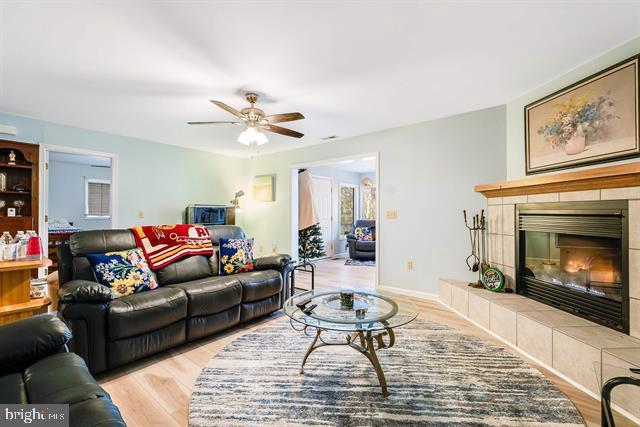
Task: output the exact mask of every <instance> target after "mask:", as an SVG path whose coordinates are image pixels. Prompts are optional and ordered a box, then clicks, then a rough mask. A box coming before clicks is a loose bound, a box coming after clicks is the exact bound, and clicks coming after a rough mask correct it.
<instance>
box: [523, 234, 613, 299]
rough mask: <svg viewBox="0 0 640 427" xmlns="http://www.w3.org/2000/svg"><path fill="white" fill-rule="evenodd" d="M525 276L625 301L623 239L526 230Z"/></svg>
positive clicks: (593, 294)
mask: <svg viewBox="0 0 640 427" xmlns="http://www.w3.org/2000/svg"><path fill="white" fill-rule="evenodd" d="M524 240H525V251H524V252H525V256H524V271H523V275H524V276H525V277H532V278H535V279H538V280H542V281H544V282H547V283H550V284H553V285H557V286H562V287H565V288H568V289H572V290H574V291H577V292H582V293H586V294H589V295H592V296H596V297H601V298H607V299H610V300H614V301H618V302H621V301H622V253H621V243H620V239H617V238H611V237H595V236H576V235H570V234H562V233H549V232H540V231H526V232H525V239H524Z"/></svg>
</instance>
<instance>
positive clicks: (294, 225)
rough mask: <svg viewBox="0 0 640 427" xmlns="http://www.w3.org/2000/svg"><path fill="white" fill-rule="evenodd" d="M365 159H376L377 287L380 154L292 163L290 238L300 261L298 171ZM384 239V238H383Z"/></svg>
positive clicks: (368, 153)
mask: <svg viewBox="0 0 640 427" xmlns="http://www.w3.org/2000/svg"><path fill="white" fill-rule="evenodd" d="M363 157H375V165H376V267H375V269H376V277H375V287H376V288H377V287H378V286H380V259H381V253H380V247H381V245H380V241H381V239H380V235H381V234H382V233H380V232H379V231H380V225H381V222H380V205H381V203H380V200H381V194H380V193H381V191H380V152H378V151H374V152H365V153H359V154H353V155H349V156H343V157H334V158H329V159H325V160H315V161H308V162H301V163H292V164H290V165H289V201H290V206H289V224H290V226H291V228H290V230H289V237H290V242H291V253H292V257H293V259H295V260H298V170H300V169H306V168H310V167H313V166H328V165H330V164H332V163H338V162H340V161H343V160H358V159H362V158H363ZM383 237H384V236H383Z"/></svg>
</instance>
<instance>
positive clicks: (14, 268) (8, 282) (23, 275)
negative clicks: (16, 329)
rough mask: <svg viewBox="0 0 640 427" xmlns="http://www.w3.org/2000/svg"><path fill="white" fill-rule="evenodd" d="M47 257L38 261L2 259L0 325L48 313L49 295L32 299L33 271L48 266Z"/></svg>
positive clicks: (0, 262)
mask: <svg viewBox="0 0 640 427" xmlns="http://www.w3.org/2000/svg"><path fill="white" fill-rule="evenodd" d="M49 265H51V261H50V260H49V259H47V258H45V259H42V260H38V261H0V325H4V324H5V323H11V322H15V321H16V320H20V319H24V318H27V317H31V316H33V315H34V314H40V313H46V312H47V307H48V306H49V304H51V300H50V299H49V297H45V298H39V299H31V296H30V289H31V276H32V274H31V273H32V271H33V270H37V269H38V268H43V267H48V266H49Z"/></svg>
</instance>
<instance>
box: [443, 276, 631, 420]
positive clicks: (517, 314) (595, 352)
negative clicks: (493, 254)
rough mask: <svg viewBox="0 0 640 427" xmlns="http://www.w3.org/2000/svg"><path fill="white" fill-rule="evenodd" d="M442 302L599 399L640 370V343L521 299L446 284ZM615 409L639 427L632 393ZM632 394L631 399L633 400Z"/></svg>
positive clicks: (620, 397)
mask: <svg viewBox="0 0 640 427" xmlns="http://www.w3.org/2000/svg"><path fill="white" fill-rule="evenodd" d="M438 294H439V298H440V302H441V303H442V304H444V305H446V306H448V307H449V308H451V309H453V310H454V311H456V312H457V313H458V314H460V315H462V316H464V317H466V318H468V319H469V320H471V321H473V322H474V323H476V324H477V325H479V326H480V327H482V328H484V329H485V330H487V331H489V332H490V333H492V334H494V335H495V336H497V337H499V338H500V339H502V340H503V341H504V342H506V343H508V344H510V345H511V346H513V347H515V348H517V349H518V350H520V351H521V352H523V353H525V354H526V355H528V356H530V357H531V358H533V359H535V360H536V361H538V362H539V363H541V364H542V365H544V366H546V367H547V368H549V369H552V370H554V371H555V372H557V373H558V374H560V375H562V376H564V377H565V378H567V379H569V380H571V381H572V382H574V383H575V384H577V385H579V386H581V388H583V389H584V390H587V391H589V392H590V393H591V394H592V395H593V396H598V395H599V390H600V386H601V384H602V377H603V375H604V380H605V381H606V380H607V379H608V378H611V377H613V376H618V375H626V374H628V368H629V367H637V368H640V339H636V338H633V337H630V336H628V335H626V334H623V333H621V332H617V331H614V330H612V329H610V328H607V327H605V326H602V325H598V324H596V323H593V322H590V321H588V320H585V319H583V318H580V317H577V316H574V315H572V314H569V313H566V312H564V311H561V310H558V309H556V308H553V307H550V306H548V305H545V304H541V303H539V302H537V301H533V300H531V299H529V298H526V297H523V296H521V295H517V294H513V293H512V294H508V293H495V292H490V291H487V290H485V289H476V288H471V287H469V286H468V284H467V282H461V281H458V280H451V279H441V280H440V286H439V292H438ZM626 390H627V393H625V392H624V390H619V391H616V392H615V393H614V394H613V403H614V405H616V406H618V407H619V408H621V409H623V410H624V411H626V412H627V413H628V414H630V415H632V416H634V417H636V421H638V422H640V399H634V397H640V394H638V392H637V391H635V390H631V388H630V387H628V388H626ZM630 394H631V395H630Z"/></svg>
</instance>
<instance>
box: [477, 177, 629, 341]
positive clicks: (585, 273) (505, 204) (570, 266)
mask: <svg viewBox="0 0 640 427" xmlns="http://www.w3.org/2000/svg"><path fill="white" fill-rule="evenodd" d="M487 201H488V219H489V227H488V228H489V251H488V252H489V262H490V263H492V264H495V265H496V266H498V268H501V269H502V270H503V272H504V273H505V276H506V278H507V284H508V286H509V287H511V288H512V289H514V290H515V291H516V292H517V293H519V294H522V295H525V296H527V297H530V298H532V299H535V300H537V301H540V302H543V303H545V304H548V305H551V306H553V307H556V308H560V309H562V310H564V311H567V312H572V313H573V314H576V315H578V316H581V317H584V318H587V319H589V320H591V321H594V322H597V323H600V324H603V325H606V326H608V327H611V328H612V329H615V330H618V331H621V332H624V333H626V334H629V335H631V336H634V337H640V187H629V188H616V189H602V190H586V191H571V192H558V193H544V194H530V195H520V196H507V197H490V198H488V199H487ZM589 211H590V212H589ZM563 216H564V218H563ZM580 216H583V218H582V220H580V218H579V217H580ZM563 231H564V232H563ZM567 231H569V232H567ZM520 266H522V268H519V267H520ZM517 269H518V270H517ZM517 271H519V272H520V273H516V272H517ZM563 305H564V306H563Z"/></svg>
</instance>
